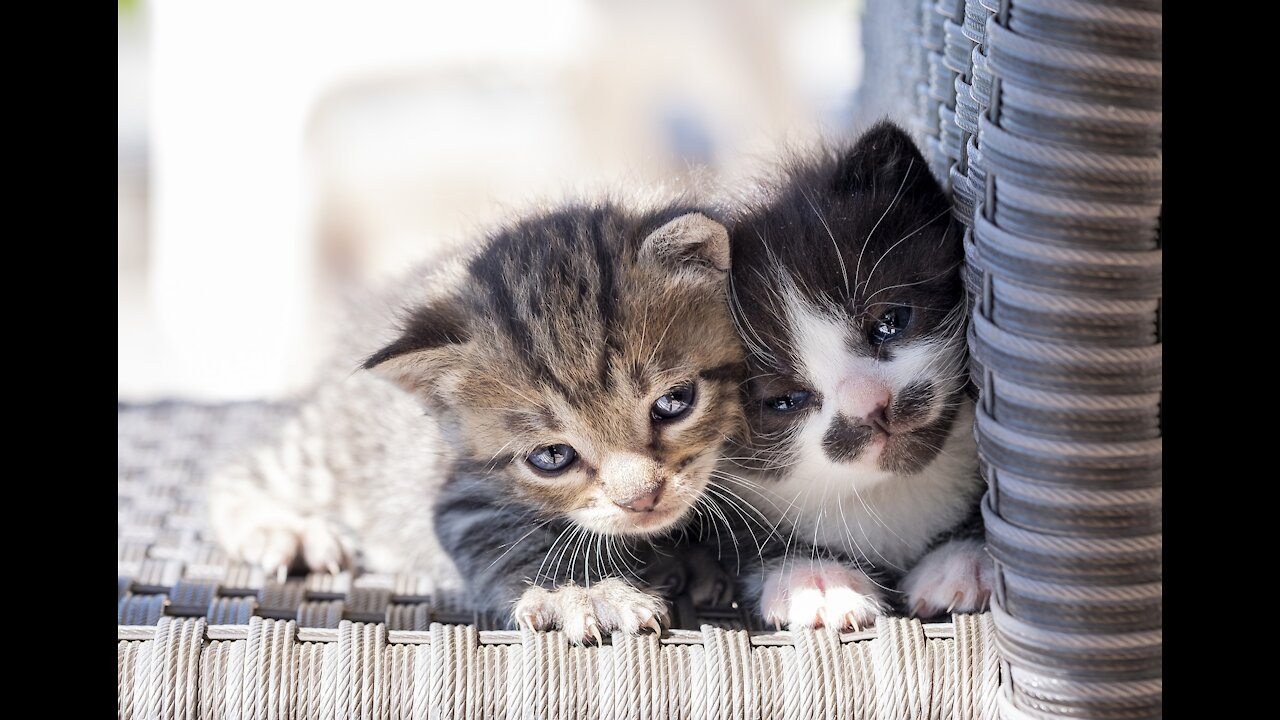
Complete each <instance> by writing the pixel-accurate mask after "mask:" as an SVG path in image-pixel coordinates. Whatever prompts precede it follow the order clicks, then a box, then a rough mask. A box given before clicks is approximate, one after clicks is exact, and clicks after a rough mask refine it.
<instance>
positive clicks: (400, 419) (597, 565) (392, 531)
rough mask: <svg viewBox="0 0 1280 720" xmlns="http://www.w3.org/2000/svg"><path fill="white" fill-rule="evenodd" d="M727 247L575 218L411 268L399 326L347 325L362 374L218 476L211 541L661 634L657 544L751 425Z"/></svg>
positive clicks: (575, 635)
mask: <svg viewBox="0 0 1280 720" xmlns="http://www.w3.org/2000/svg"><path fill="white" fill-rule="evenodd" d="M728 243H729V238H728V233H727V231H726V230H725V228H724V226H722V225H721V224H719V223H717V222H715V221H713V220H711V219H710V218H708V217H707V216H705V215H703V214H701V213H699V212H697V211H696V210H694V209H691V208H684V207H668V208H664V209H660V210H657V211H646V212H633V211H630V210H627V209H624V208H622V207H619V206H618V205H616V204H611V203H605V204H599V205H580V206H574V207H568V208H563V209H559V210H555V211H552V212H546V213H544V214H540V215H536V216H533V217H528V218H525V219H523V220H520V221H518V222H516V223H514V224H512V225H510V226H508V227H505V228H502V229H500V230H498V231H497V232H495V233H493V234H492V235H491V236H490V237H489V238H488V239H487V240H486V242H484V244H483V245H482V246H481V247H480V248H479V249H478V250H477V251H475V252H474V253H473V254H471V255H470V256H468V257H465V258H460V259H458V260H456V261H454V262H453V263H451V264H450V265H449V266H447V267H445V268H443V269H442V270H440V271H437V272H418V273H416V274H414V275H413V276H412V277H411V278H410V279H409V281H408V282H406V283H405V284H404V285H403V286H401V287H399V288H397V289H396V290H395V291H394V292H392V293H391V294H390V295H389V296H388V297H387V298H385V299H384V302H385V303H386V305H385V306H389V307H396V308H399V322H398V323H385V322H384V323H378V322H372V321H369V320H368V319H367V318H366V319H365V320H364V321H363V322H362V323H360V324H359V326H357V327H356V328H354V330H353V332H354V333H355V334H356V335H357V336H359V337H366V336H367V337H368V340H367V341H365V342H363V343H357V344H359V345H362V346H363V347H365V348H367V349H368V354H367V357H366V358H365V359H364V361H363V364H362V366H361V367H362V369H360V370H358V371H356V372H355V373H354V374H351V373H350V371H349V368H348V372H347V373H346V374H345V375H344V376H343V377H342V379H341V380H339V381H336V382H332V383H328V384H326V385H325V386H324V387H322V388H321V389H320V391H319V392H318V394H317V395H316V396H315V398H314V399H313V400H312V401H311V402H310V403H309V404H308V405H307V406H306V407H304V408H303V410H302V411H301V412H300V414H299V416H298V417H297V418H296V419H295V420H294V421H293V422H292V423H291V424H290V425H289V427H288V428H286V429H285V431H284V435H283V437H282V439H281V440H280V441H279V442H277V443H275V444H273V445H270V446H268V447H266V448H264V449H262V450H259V451H258V452H257V453H256V454H255V456H254V457H253V458H251V459H250V460H249V461H248V462H246V463H243V464H241V465H239V466H237V467H234V468H231V469H229V470H228V471H226V472H224V473H222V474H220V475H219V476H218V477H216V478H215V479H214V485H213V498H212V508H213V515H214V517H213V519H214V528H215V530H216V532H217V535H218V537H219V538H220V540H221V541H222V543H224V545H225V546H226V547H227V548H228V550H230V551H231V552H232V553H233V554H235V555H236V556H238V557H241V558H243V559H245V560H248V561H252V562H256V563H259V564H261V565H264V566H266V567H268V568H271V569H274V568H277V567H283V566H285V565H288V564H290V563H293V562H295V561H300V562H303V563H305V564H306V565H307V566H309V567H311V568H313V569H336V568H337V567H338V566H340V565H345V564H348V563H350V562H352V561H353V560H355V555H356V554H357V553H358V554H359V555H360V561H361V564H363V565H365V566H366V567H367V568H369V569H372V570H375V571H381V572H399V571H415V572H427V573H430V574H431V575H433V576H434V577H435V578H436V579H437V580H438V581H439V582H440V584H441V585H442V586H444V587H449V586H450V585H459V584H461V585H463V586H465V587H466V588H467V589H468V590H469V591H470V596H471V599H472V602H473V603H474V605H475V606H476V607H478V608H479V609H482V610H491V611H513V612H514V617H515V618H516V619H517V620H518V621H520V622H523V623H527V624H529V625H532V626H533V627H535V628H538V629H550V628H557V627H558V628H562V629H563V630H565V632H566V633H567V634H568V636H569V637H570V638H571V639H573V640H575V641H582V640H584V639H586V638H588V637H594V638H597V639H598V638H599V637H600V636H601V633H605V632H609V631H612V630H622V631H626V632H635V631H637V630H639V629H640V628H641V627H646V626H648V627H657V624H658V622H659V620H660V619H661V617H662V616H663V613H664V610H665V605H664V604H663V602H662V601H661V600H660V599H659V597H657V595H656V594H654V593H653V592H651V589H650V588H648V587H644V583H645V582H646V580H645V576H646V572H645V571H646V570H647V569H648V568H647V567H646V566H647V565H648V564H649V563H650V561H652V560H654V559H655V557H656V555H655V552H654V550H653V549H652V548H653V547H654V543H658V545H659V546H661V543H662V542H666V541H668V540H669V539H670V538H672V537H673V536H674V535H675V534H676V533H677V531H678V529H679V528H680V527H681V525H682V523H684V522H685V521H686V519H687V518H688V516H689V515H690V514H691V509H692V508H694V506H695V505H697V504H699V503H700V502H703V501H704V499H705V498H704V491H705V489H706V487H707V485H708V482H709V480H710V473H711V471H712V468H713V466H714V465H715V462H716V460H717V458H718V457H719V455H720V454H721V447H722V445H723V444H724V442H725V439H726V437H727V436H729V435H731V434H733V433H738V432H740V428H741V426H742V423H743V420H742V409H741V404H740V396H739V394H738V389H739V384H740V382H741V372H742V367H743V365H742V357H741V347H740V342H739V340H738V337H737V334H736V332H735V331H734V327H733V322H732V319H731V318H730V315H729V309H728V303H727V298H726V286H727V278H726V275H727V271H728V267H729V245H728ZM374 316H376V314H374V315H370V317H374ZM352 366H354V364H353V365H352ZM349 367H350V366H349ZM670 541H671V542H674V540H670Z"/></svg>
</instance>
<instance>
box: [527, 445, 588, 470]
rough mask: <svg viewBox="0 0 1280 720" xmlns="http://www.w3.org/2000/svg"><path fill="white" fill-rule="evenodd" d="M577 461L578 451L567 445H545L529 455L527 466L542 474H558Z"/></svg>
mask: <svg viewBox="0 0 1280 720" xmlns="http://www.w3.org/2000/svg"><path fill="white" fill-rule="evenodd" d="M577 459H578V451H577V450H574V449H573V448H572V447H569V446H568V445H547V446H545V447H540V448H538V449H537V450H534V451H533V452H531V453H529V457H528V461H529V464H530V465H532V466H534V467H536V468H538V469H539V470H541V471H543V472H551V473H558V472H561V471H563V470H565V469H566V468H568V467H569V466H570V465H572V464H573V461H574V460H577Z"/></svg>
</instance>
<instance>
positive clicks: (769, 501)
mask: <svg viewBox="0 0 1280 720" xmlns="http://www.w3.org/2000/svg"><path fill="white" fill-rule="evenodd" d="M730 246H731V247H732V253H733V260H732V263H731V267H732V273H731V275H732V288H731V299H732V304H733V307H734V311H735V320H736V322H737V324H738V330H739V332H740V334H741V335H742V336H743V339H744V341H745V344H746V347H747V352H748V369H749V371H750V373H751V379H750V381H749V382H748V393H749V400H748V403H747V417H748V423H749V424H750V427H751V437H752V440H751V443H750V445H749V447H747V448H746V449H745V450H746V452H745V455H746V457H745V458H743V459H742V460H744V461H745V462H744V464H745V465H746V466H747V469H746V473H747V475H748V476H749V478H750V480H751V482H750V483H749V485H751V486H753V488H754V489H753V490H751V491H752V492H754V494H755V504H756V505H757V507H758V508H759V509H760V510H761V511H762V512H764V513H765V514H767V515H769V516H771V519H772V520H773V521H774V522H776V523H777V524H778V529H779V535H780V536H781V541H779V542H772V543H769V544H767V546H766V548H765V551H764V555H765V557H764V561H765V566H764V573H763V574H762V575H761V576H760V580H761V583H760V586H759V587H756V588H755V590H756V592H757V593H759V600H760V610H761V612H762V613H763V615H764V617H765V619H766V620H768V621H770V622H773V623H776V624H779V625H782V624H786V625H789V626H791V627H812V626H816V625H828V626H839V627H850V626H860V625H864V624H867V623H869V622H872V621H873V620H874V618H875V616H877V615H879V614H882V613H885V612H887V611H888V609H889V607H890V605H891V604H893V605H901V606H902V607H904V608H905V609H906V610H907V611H908V612H909V613H911V614H913V615H916V616H920V617H930V616H934V615H937V614H940V613H942V612H945V611H951V610H954V611H971V610H976V609H979V608H982V607H983V606H985V604H986V602H987V599H988V596H989V588H990V575H991V562H990V559H989V558H988V556H987V555H986V552H985V550H984V547H983V543H982V539H981V525H980V515H979V514H978V502H979V498H980V496H981V493H982V490H983V486H984V485H983V482H982V480H981V479H980V477H979V473H978V457H977V450H976V447H975V443H974V437H973V427H972V425H973V419H974V408H973V402H972V400H971V399H970V398H969V397H968V396H967V394H966V392H965V386H966V380H967V377H968V375H967V372H966V362H967V354H966V346H965V327H966V313H965V301H964V289H963V286H962V284H961V275H960V272H961V262H962V260H963V248H962V241H961V231H960V228H959V227H958V225H957V224H956V223H955V221H954V220H953V219H952V215H951V206H950V202H949V200H948V198H947V196H946V194H945V193H944V192H943V190H942V188H941V187H940V186H939V185H938V183H937V182H936V181H935V180H934V178H933V177H932V175H930V173H929V169H928V165H927V164H926V162H925V160H924V158H923V157H922V156H921V154H920V152H919V150H918V149H917V148H916V146H915V144H914V143H913V142H912V140H911V138H910V137H909V136H908V135H907V134H906V133H905V132H904V131H902V130H901V129H899V128H897V127H895V126H894V125H892V124H889V123H881V124H879V125H877V126H875V127H873V128H872V129H871V130H870V131H869V132H867V133H866V134H865V135H863V136H862V138H861V139H860V140H859V141H858V142H857V144H856V145H855V146H854V147H852V149H849V150H847V151H844V152H841V153H838V154H836V153H832V154H822V155H819V156H817V157H811V158H808V159H805V160H803V161H800V162H797V163H795V164H793V166H792V167H790V168H789V170H788V172H787V173H786V175H785V178H784V180H783V182H782V183H781V184H780V185H779V186H778V187H777V188H776V189H775V190H774V191H773V192H772V193H770V194H769V195H768V199H767V200H766V201H764V202H763V203H760V204H758V205H757V206H755V207H754V208H752V209H750V210H748V211H746V212H745V213H744V215H743V216H742V217H741V218H740V219H739V221H738V222H737V224H736V227H735V228H734V229H733V230H732V241H731V243H730ZM893 583H898V588H899V589H900V591H901V593H902V594H903V595H905V597H903V598H900V597H897V595H896V593H893V592H892V591H891V590H890V588H891V586H892V584H893Z"/></svg>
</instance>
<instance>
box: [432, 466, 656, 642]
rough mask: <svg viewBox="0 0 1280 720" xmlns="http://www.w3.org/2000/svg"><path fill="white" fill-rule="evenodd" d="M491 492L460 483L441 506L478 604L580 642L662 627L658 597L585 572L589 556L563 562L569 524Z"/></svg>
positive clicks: (439, 529) (444, 527) (449, 544)
mask: <svg viewBox="0 0 1280 720" xmlns="http://www.w3.org/2000/svg"><path fill="white" fill-rule="evenodd" d="M492 492H493V491H492V489H491V488H490V487H488V486H487V485H486V484H485V483H483V482H476V481H474V480H473V479H470V478H465V477H461V478H455V479H454V480H453V481H452V482H450V483H449V485H447V486H446V488H445V489H444V491H443V492H442V494H441V497H440V500H439V502H438V504H437V506H436V525H435V527H436V533H437V534H438V535H439V537H440V541H441V544H442V546H443V547H444V548H445V550H446V551H447V552H448V553H449V555H450V557H451V558H452V559H453V562H454V564H455V565H456V566H457V568H458V570H459V571H460V572H461V573H462V575H463V577H465V578H466V579H467V583H468V586H469V588H470V590H471V594H472V597H473V601H474V602H475V603H476V604H477V605H479V606H483V607H485V608H487V609H490V610H493V611H497V612H506V611H509V612H511V617H512V619H513V620H514V621H515V622H516V623H518V624H522V625H525V626H528V627H532V628H534V629H536V630H554V629H560V630H563V631H564V633H565V635H567V636H568V637H569V639H570V640H572V641H573V642H575V643H582V642H585V641H586V640H587V639H588V638H591V639H594V640H596V641H597V642H599V640H600V639H601V638H603V636H604V635H605V634H608V633H611V632H613V631H615V630H618V631H621V632H626V633H636V632H639V631H640V630H642V629H644V628H650V629H653V630H658V629H660V627H661V622H662V621H663V619H664V618H665V616H666V609H667V608H666V603H665V602H664V601H663V600H662V599H661V598H660V597H658V596H657V595H655V594H653V593H650V592H648V591H645V590H642V589H640V588H637V587H635V586H633V585H631V584H630V583H628V582H627V581H625V580H622V579H620V578H616V577H613V578H610V577H603V578H601V577H599V576H598V574H597V573H596V572H591V573H590V574H588V570H589V569H594V568H591V566H590V565H589V564H588V562H587V560H586V558H585V557H584V556H579V555H578V554H577V553H570V554H569V557H568V558H566V557H565V555H566V553H567V552H568V548H566V547H565V545H564V544H563V540H564V537H565V535H566V532H571V531H570V530H569V528H568V527H567V526H565V525H563V524H560V523H549V522H542V521H540V520H539V519H538V518H537V517H536V516H534V515H532V514H529V513H524V512H521V511H519V510H518V509H517V508H516V507H513V506H512V505H511V504H510V503H503V502H501V499H500V497H495V496H493V495H492ZM630 555H631V553H628V556H630ZM632 569H633V570H636V571H637V574H638V571H640V570H641V569H642V568H632ZM589 577H590V578H592V579H591V582H590V583H586V582H584V580H585V579H587V578H589ZM531 583H532V584H531Z"/></svg>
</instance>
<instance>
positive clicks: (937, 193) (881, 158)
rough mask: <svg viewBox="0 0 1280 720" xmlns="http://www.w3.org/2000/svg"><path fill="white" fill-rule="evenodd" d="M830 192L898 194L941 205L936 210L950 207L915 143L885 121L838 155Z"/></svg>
mask: <svg viewBox="0 0 1280 720" xmlns="http://www.w3.org/2000/svg"><path fill="white" fill-rule="evenodd" d="M831 189H832V190H833V191H835V192H837V193H840V194H845V193H874V194H877V195H879V194H888V195H890V196H894V195H901V196H905V197H911V198H915V199H917V200H924V201H927V202H929V203H931V204H932V203H940V205H939V208H943V209H945V207H947V206H948V204H949V201H948V200H947V195H946V193H945V192H943V190H942V186H941V185H939V184H938V181H937V180H934V178H933V173H931V172H930V171H929V164H928V162H926V161H925V159H924V155H922V154H921V153H920V148H918V147H916V143H915V141H914V140H912V139H911V136H910V135H908V134H907V131H906V130H903V129H902V128H900V127H898V126H897V125H894V124H893V123H891V122H889V121H887V120H884V121H881V122H879V123H876V124H875V125H874V126H872V128H871V129H870V130H868V131H867V132H865V133H864V134H863V135H862V137H860V138H858V142H857V143H856V144H855V145H854V146H853V147H852V148H851V149H849V150H848V151H847V152H845V153H844V154H843V155H841V156H840V159H839V161H837V162H836V169H835V173H834V174H833V176H832V178H831Z"/></svg>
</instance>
